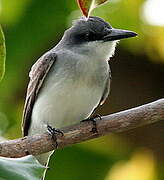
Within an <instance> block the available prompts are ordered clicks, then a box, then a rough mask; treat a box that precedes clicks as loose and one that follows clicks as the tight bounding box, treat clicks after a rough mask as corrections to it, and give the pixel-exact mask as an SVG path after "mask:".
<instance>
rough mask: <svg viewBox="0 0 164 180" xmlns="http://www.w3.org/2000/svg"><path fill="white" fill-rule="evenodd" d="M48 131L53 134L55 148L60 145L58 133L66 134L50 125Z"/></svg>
mask: <svg viewBox="0 0 164 180" xmlns="http://www.w3.org/2000/svg"><path fill="white" fill-rule="evenodd" d="M47 132H48V133H49V134H50V135H51V137H52V139H53V141H54V142H55V149H57V147H58V142H57V137H56V135H58V134H60V135H61V136H64V133H63V132H62V131H60V130H59V129H55V128H53V127H51V126H50V125H47Z"/></svg>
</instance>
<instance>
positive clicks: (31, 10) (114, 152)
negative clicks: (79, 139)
mask: <svg viewBox="0 0 164 180" xmlns="http://www.w3.org/2000/svg"><path fill="white" fill-rule="evenodd" d="M0 3H1V4H0V10H1V15H0V23H1V24H2V26H3V30H4V33H5V37H6V46H7V62H6V74H5V78H4V79H3V81H2V83H1V84H0V136H3V137H5V138H9V139H12V138H17V137H20V136H21V116H22V110H23V105H24V99H25V92H26V88H27V83H28V80H29V79H28V72H29V70H30V67H31V66H32V64H33V63H34V62H35V61H36V60H37V59H38V58H39V57H40V56H41V55H42V54H43V53H44V52H46V51H47V50H49V49H51V48H52V47H53V46H55V44H57V42H58V41H59V40H60V38H61V37H62V35H63V32H64V31H65V29H67V28H68V27H69V26H70V25H71V21H72V20H73V19H77V18H78V17H80V16H81V12H80V11H79V10H78V7H77V4H76V1H75V0H69V1H65V0H59V1H57V0H49V1H45V0H13V1H11V0H1V1H0ZM92 15H96V16H100V17H102V18H104V19H105V20H106V21H108V22H110V23H111V24H112V26H114V27H117V28H122V29H129V30H133V31H136V32H137V33H138V34H139V35H138V37H137V38H133V39H127V40H123V41H121V42H120V43H119V45H118V46H117V51H116V55H115V57H113V58H112V59H111V62H110V64H111V68H112V76H113V80H112V89H111V93H110V96H109V98H108V100H107V101H106V103H105V105H103V106H102V107H101V108H100V109H99V111H98V113H100V114H109V113H114V112H117V111H121V110H125V109H128V108H132V107H135V106H138V105H141V104H145V103H148V102H151V101H154V100H157V99H159V98H162V97H163V96H164V1H163V0H137V1H132V0H110V1H109V3H107V4H105V5H103V6H100V7H99V8H96V9H95V10H94V12H93V13H92ZM52 159H53V160H54V159H55V161H52ZM52 159H51V161H50V170H49V171H48V174H47V180H53V179H60V180H77V179H78V180H84V179H86V180H163V179H164V123H163V122H159V123H156V124H153V125H149V126H145V127H142V128H137V129H134V130H131V131H128V132H124V133H119V134H111V135H109V136H106V137H102V138H99V139H96V140H91V141H88V142H84V143H81V144H78V145H74V146H71V147H67V148H65V149H62V150H58V151H56V152H55V155H54V156H53V157H52Z"/></svg>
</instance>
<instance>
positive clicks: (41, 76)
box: [22, 51, 57, 136]
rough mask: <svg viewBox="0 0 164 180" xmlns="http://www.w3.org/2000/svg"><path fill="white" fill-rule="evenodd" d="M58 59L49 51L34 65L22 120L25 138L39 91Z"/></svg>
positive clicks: (30, 74)
mask: <svg viewBox="0 0 164 180" xmlns="http://www.w3.org/2000/svg"><path fill="white" fill-rule="evenodd" d="M56 58H57V55H56V54H55V53H54V52H52V51H49V52H48V53H46V54H45V55H43V56H42V57H41V58H39V59H38V61H37V62H36V63H35V64H34V65H33V67H32V69H31V71H30V73H29V77H30V82H29V84H28V88H27V95H26V100H25V105H24V111H23V120H22V129H23V135H24V136H27V135H28V130H29V127H30V123H31V114H32V109H33V106H34V103H35V100H36V98H37V96H38V94H39V91H40V89H41V87H42V85H43V82H44V80H45V78H46V76H47V74H48V72H49V70H50V68H51V67H52V65H53V64H54V62H55V61H56Z"/></svg>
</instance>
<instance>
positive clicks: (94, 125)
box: [81, 114, 102, 133]
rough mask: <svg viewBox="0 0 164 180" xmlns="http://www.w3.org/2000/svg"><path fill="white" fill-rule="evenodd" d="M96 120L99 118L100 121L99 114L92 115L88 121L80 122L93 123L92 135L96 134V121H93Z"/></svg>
mask: <svg viewBox="0 0 164 180" xmlns="http://www.w3.org/2000/svg"><path fill="white" fill-rule="evenodd" d="M96 118H99V119H100V120H101V119H102V118H101V116H100V115H99V114H96V115H94V116H91V117H89V118H88V119H84V120H82V121H81V122H85V121H92V123H93V128H92V130H91V132H93V133H98V131H97V127H96V120H95V119H96Z"/></svg>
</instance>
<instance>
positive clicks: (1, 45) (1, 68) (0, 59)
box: [0, 25, 6, 81]
mask: <svg viewBox="0 0 164 180" xmlns="http://www.w3.org/2000/svg"><path fill="white" fill-rule="evenodd" d="M5 58H6V48H5V38H4V34H3V31H2V27H1V25H0V81H1V80H2V78H3V76H4V73H5Z"/></svg>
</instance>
